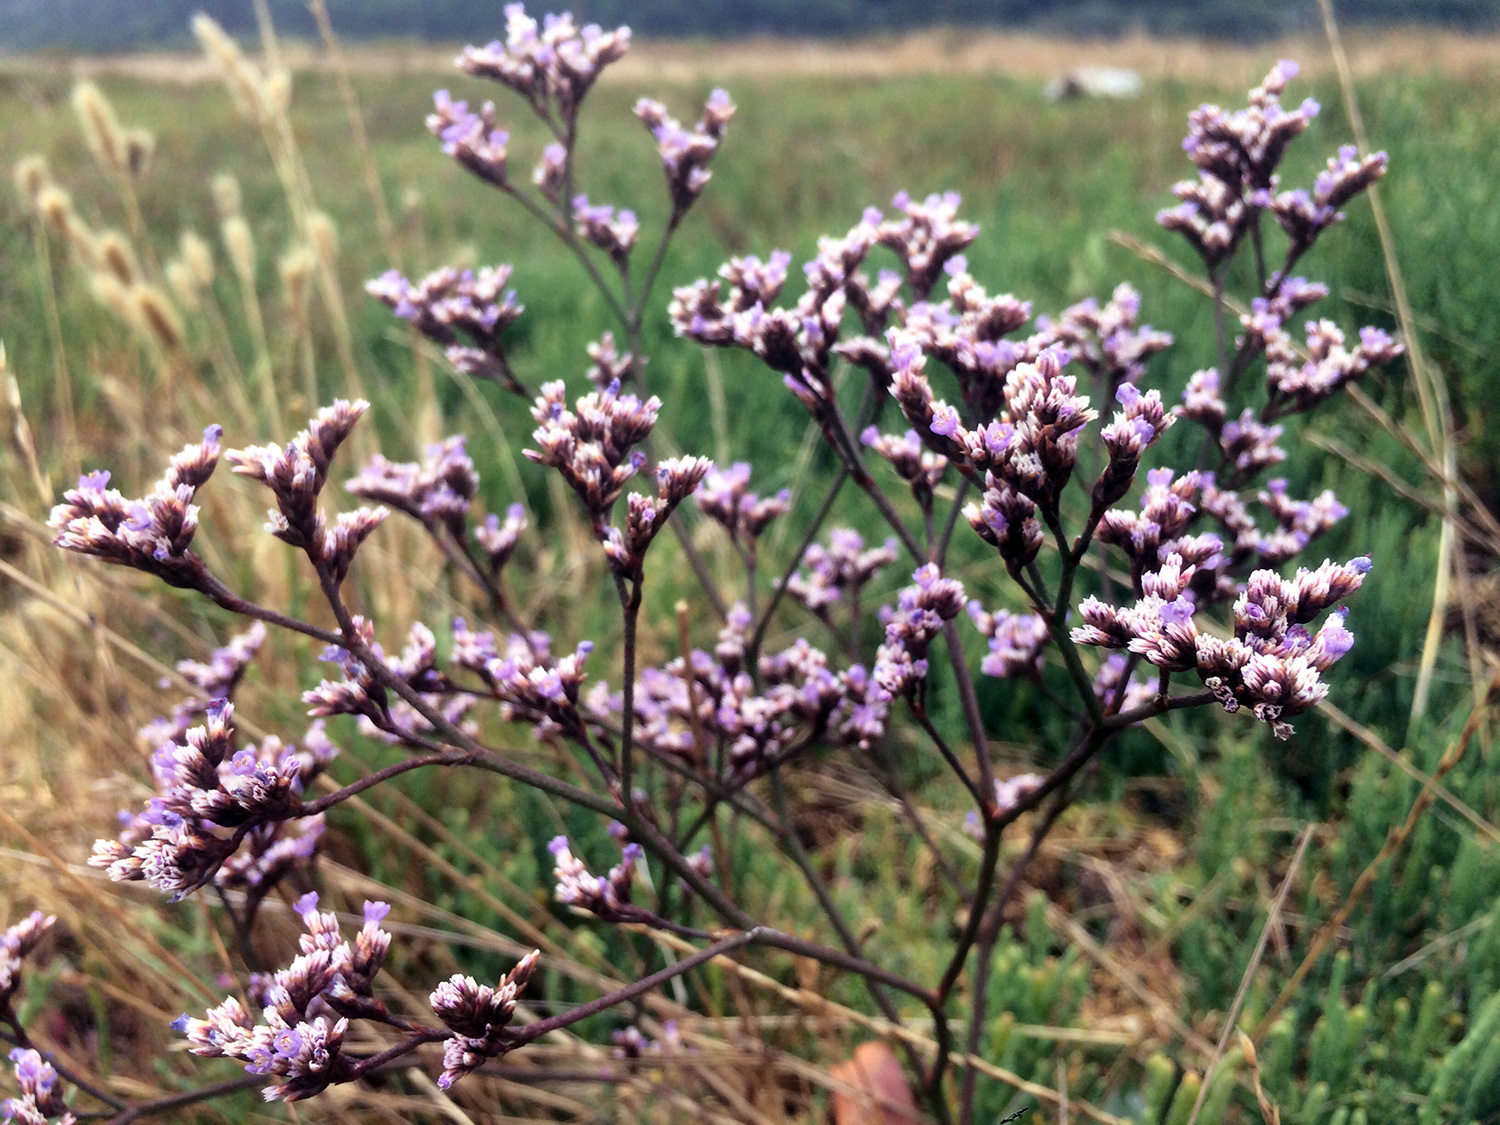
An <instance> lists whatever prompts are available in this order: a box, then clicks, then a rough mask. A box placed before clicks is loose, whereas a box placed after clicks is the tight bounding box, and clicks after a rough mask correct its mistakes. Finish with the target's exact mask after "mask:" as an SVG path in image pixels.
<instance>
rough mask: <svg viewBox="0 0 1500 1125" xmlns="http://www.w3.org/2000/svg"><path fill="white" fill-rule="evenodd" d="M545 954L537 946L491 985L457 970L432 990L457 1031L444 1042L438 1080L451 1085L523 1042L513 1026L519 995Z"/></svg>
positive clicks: (442, 1014) (438, 1009) (446, 1022)
mask: <svg viewBox="0 0 1500 1125" xmlns="http://www.w3.org/2000/svg"><path fill="white" fill-rule="evenodd" d="M541 957H542V953H541V950H539V949H533V950H532V951H531V952H530V953H528V954H527V955H526V956H525V957H522V958H521V959H520V960H519V961H518V962H516V966H515V968H513V969H511V970H510V972H508V973H506V974H505V975H504V976H503V977H501V978H500V981H499V983H498V984H496V985H495V986H494V987H491V986H490V985H487V984H480V983H479V982H478V981H476V980H475V979H474V978H473V977H469V976H462V975H457V974H455V975H454V976H452V977H449V978H448V979H447V980H445V981H444V982H443V983H442V984H440V985H438V986H437V987H436V988H435V989H433V990H432V996H431V997H430V998H429V1003H431V1004H432V1010H433V1011H434V1012H436V1013H437V1016H438V1019H440V1020H442V1021H443V1024H444V1026H446V1027H447V1028H448V1029H449V1030H450V1031H451V1032H453V1034H452V1035H451V1036H449V1037H448V1039H447V1040H446V1042H445V1043H444V1045H443V1073H442V1074H441V1075H439V1076H438V1085H439V1086H441V1087H442V1088H443V1089H445V1090H446V1089H449V1088H450V1087H451V1086H452V1085H453V1083H455V1082H457V1081H458V1080H459V1079H460V1078H462V1077H463V1076H464V1075H465V1074H468V1073H469V1072H470V1071H471V1070H474V1069H475V1068H476V1067H478V1066H480V1065H481V1064H483V1063H484V1062H485V1060H487V1059H493V1058H498V1057H499V1056H501V1055H503V1054H505V1052H506V1051H509V1050H511V1049H513V1048H514V1047H515V1046H517V1045H518V1044H519V1042H520V1039H519V1038H518V1035H517V1033H516V1032H515V1031H513V1030H511V1029H510V1028H509V1026H508V1025H509V1023H510V1020H511V1017H512V1016H513V1015H514V1014H515V1010H516V1000H517V998H518V997H519V996H520V995H521V991H522V989H524V988H525V987H526V986H527V984H529V983H530V982H531V978H532V976H533V975H534V974H535V973H536V970H537V966H538V965H539V964H540V963H541Z"/></svg>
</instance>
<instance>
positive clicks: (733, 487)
mask: <svg viewBox="0 0 1500 1125" xmlns="http://www.w3.org/2000/svg"><path fill="white" fill-rule="evenodd" d="M749 487H750V465H749V463H748V462H746V461H736V462H735V463H734V464H733V465H731V466H729V468H727V469H719V468H713V469H710V470H709V471H708V472H707V473H706V474H704V477H703V483H702V485H701V486H700V487H699V489H698V494H697V501H698V510H699V511H700V512H702V513H703V514H704V515H705V516H707V517H708V518H709V519H711V520H713V521H714V522H715V523H717V524H719V525H720V526H721V527H723V528H724V530H725V531H727V532H729V536H730V538H731V539H733V540H734V541H735V542H736V543H740V544H741V545H743V546H745V547H749V548H751V549H753V547H754V543H755V541H756V540H757V539H759V538H760V536H761V535H762V533H764V532H765V530H766V528H767V527H768V526H770V523H771V521H772V520H773V519H775V518H776V517H777V516H781V515H785V514H786V512H787V510H788V509H789V508H790V507H791V504H792V492H791V489H789V488H783V489H782V490H781V491H780V492H778V493H777V494H776V495H775V496H766V497H761V496H758V495H756V494H755V493H754V492H750V491H748V489H749Z"/></svg>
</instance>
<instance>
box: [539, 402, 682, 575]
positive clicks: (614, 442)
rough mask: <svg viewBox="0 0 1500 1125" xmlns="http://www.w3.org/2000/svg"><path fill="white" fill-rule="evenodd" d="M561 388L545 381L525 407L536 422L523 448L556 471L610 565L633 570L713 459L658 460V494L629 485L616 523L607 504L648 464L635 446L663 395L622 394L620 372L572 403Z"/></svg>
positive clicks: (625, 572)
mask: <svg viewBox="0 0 1500 1125" xmlns="http://www.w3.org/2000/svg"><path fill="white" fill-rule="evenodd" d="M566 394H567V388H566V387H565V385H564V384H563V383H562V382H561V381H558V382H554V383H547V384H545V385H543V387H542V393H541V394H540V395H539V396H538V397H537V400H536V403H535V405H534V406H533V407H532V411H531V416H532V417H533V418H535V419H536V421H537V423H538V425H537V429H536V430H535V431H534V432H533V433H532V437H533V439H534V440H535V441H536V443H537V445H538V446H539V447H540V448H538V449H527V450H525V451H524V452H525V454H526V456H527V457H528V458H530V459H531V460H533V461H535V462H537V463H538V464H541V465H547V466H549V467H550V468H554V469H556V470H557V471H558V472H559V473H561V474H562V477H563V479H564V480H565V481H567V482H568V485H569V486H570V487H571V488H572V489H573V491H574V492H576V493H577V494H578V497H579V499H581V500H582V501H583V504H584V507H585V509H587V511H588V514H589V519H590V521H591V522H592V524H593V527H594V533H595V534H596V535H597V536H598V538H599V541H600V542H601V543H602V544H603V545H604V553H605V555H606V557H607V558H608V559H609V562H610V565H611V566H612V567H613V568H614V570H615V572H616V573H617V574H620V575H622V576H624V577H631V578H638V577H639V574H640V569H641V564H642V560H643V559H644V557H645V553H646V548H647V547H649V546H650V545H651V541H652V540H653V539H654V538H655V537H656V534H657V532H659V531H660V530H661V529H662V528H663V527H664V526H666V522H667V519H668V517H670V516H671V514H672V512H673V511H674V510H675V509H676V508H677V506H678V505H679V504H681V503H682V502H683V501H684V500H686V499H687V498H688V497H689V496H691V495H692V494H693V492H694V490H696V489H697V487H698V484H699V482H700V481H702V479H703V478H704V476H705V475H706V474H707V473H708V471H709V469H710V468H711V467H712V463H711V462H710V461H709V460H708V459H707V458H704V457H674V458H671V459H669V460H666V461H663V462H661V464H660V465H658V466H657V470H656V485H657V491H656V495H655V496H654V497H652V496H646V495H644V494H642V493H632V494H631V496H630V499H629V500H628V501H627V506H628V511H627V513H626V517H625V526H624V529H623V530H622V529H620V528H617V527H614V526H612V525H611V524H610V522H609V521H610V510H611V509H612V508H613V507H614V504H615V501H616V500H618V499H619V498H620V493H621V492H622V491H624V488H625V484H626V483H627V482H628V481H629V480H630V478H631V477H633V476H635V475H636V474H637V473H638V472H640V470H641V469H642V468H643V467H644V466H645V464H646V455H645V454H644V453H643V452H641V451H640V450H639V449H635V448H634V447H635V446H637V445H639V444H640V443H641V442H643V441H645V440H646V437H647V435H649V434H650V433H651V429H652V427H653V426H655V424H656V415H657V412H658V411H660V410H661V399H659V398H657V397H656V396H655V395H652V396H651V397H650V398H649V399H647V400H646V401H645V402H641V400H640V399H639V398H637V397H636V396H635V395H633V394H622V393H621V391H620V383H619V381H618V380H616V381H614V382H612V383H610V384H609V386H607V387H605V388H604V389H603V390H600V391H591V392H589V393H588V394H585V395H583V396H582V397H581V398H579V399H578V400H577V402H576V403H575V404H574V409H572V410H569V409H568V407H567V400H566Z"/></svg>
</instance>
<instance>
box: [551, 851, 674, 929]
mask: <svg viewBox="0 0 1500 1125" xmlns="http://www.w3.org/2000/svg"><path fill="white" fill-rule="evenodd" d="M547 850H548V851H550V852H551V853H552V877H553V879H554V880H555V881H556V888H555V890H554V891H553V896H554V897H555V898H556V899H557V901H558V902H560V903H562V904H563V905H564V906H569V907H572V908H573V909H574V910H579V911H583V912H584V913H586V914H592V915H594V916H595V917H597V918H600V919H602V920H603V921H605V922H639V921H644V920H646V919H648V918H649V917H651V915H650V914H648V913H647V912H646V911H644V910H642V909H640V907H638V906H635V905H634V904H633V903H632V902H631V901H630V889H631V886H632V885H633V884H634V882H635V870H636V865H637V864H638V863H640V862H642V860H643V859H644V855H645V853H644V852H642V851H641V846H640V845H639V844H634V843H630V844H626V845H624V847H622V848H621V849H620V862H619V863H617V864H615V866H613V867H611V868H610V869H609V874H607V875H591V874H590V873H589V869H588V867H587V866H585V864H584V863H583V861H582V860H581V859H579V858H578V857H577V856H575V855H574V854H573V852H572V850H571V849H570V847H569V845H568V838H567V837H566V836H556V837H554V838H553V840H552V842H551V843H550V844H548V845H547Z"/></svg>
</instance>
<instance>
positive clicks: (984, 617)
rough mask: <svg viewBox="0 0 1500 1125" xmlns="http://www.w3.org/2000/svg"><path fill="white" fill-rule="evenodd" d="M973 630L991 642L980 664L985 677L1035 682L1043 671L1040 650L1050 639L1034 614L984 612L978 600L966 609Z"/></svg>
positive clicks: (1045, 624) (1041, 622)
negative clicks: (1021, 679)
mask: <svg viewBox="0 0 1500 1125" xmlns="http://www.w3.org/2000/svg"><path fill="white" fill-rule="evenodd" d="M966 608H967V609H968V611H969V617H970V618H971V619H972V620H973V622H974V628H976V629H978V630H979V632H980V634H981V635H982V636H984V637H987V638H988V639H989V642H990V651H989V655H988V656H986V657H985V658H984V661H983V662H982V663H981V664H980V665H979V670H980V672H982V673H983V674H984V675H986V676H995V677H998V678H1000V679H1011V678H1015V677H1022V678H1026V679H1036V678H1037V677H1038V676H1040V675H1041V672H1042V649H1043V647H1044V646H1045V645H1046V643H1047V641H1048V640H1049V639H1050V638H1051V635H1052V634H1051V632H1050V631H1049V630H1048V628H1047V623H1046V622H1045V621H1043V620H1042V619H1041V618H1040V617H1038V616H1037V615H1036V614H1034V613H1007V612H1006V611H1005V610H1003V609H1002V610H999V611H998V612H996V613H987V612H985V609H984V607H983V606H981V605H980V604H979V603H978V602H977V601H971V602H969V604H968V606H967V607H966Z"/></svg>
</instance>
